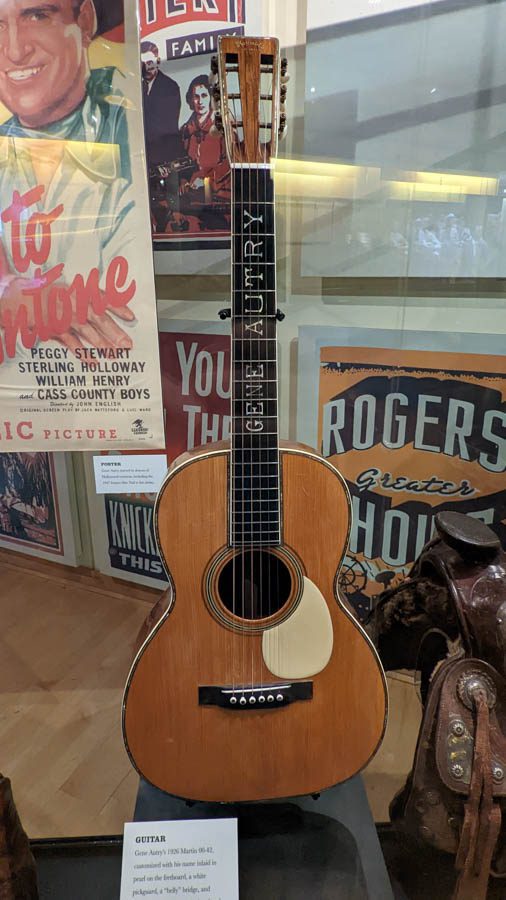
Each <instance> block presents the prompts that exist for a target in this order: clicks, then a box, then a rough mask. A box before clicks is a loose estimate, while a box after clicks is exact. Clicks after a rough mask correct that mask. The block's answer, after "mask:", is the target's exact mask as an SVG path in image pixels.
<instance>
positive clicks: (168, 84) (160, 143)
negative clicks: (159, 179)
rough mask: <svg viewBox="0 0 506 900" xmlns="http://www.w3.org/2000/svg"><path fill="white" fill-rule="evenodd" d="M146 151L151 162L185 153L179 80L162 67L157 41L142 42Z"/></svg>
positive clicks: (173, 157)
mask: <svg viewBox="0 0 506 900" xmlns="http://www.w3.org/2000/svg"><path fill="white" fill-rule="evenodd" d="M141 61H142V82H143V103H144V122H145V134H146V154H147V157H148V165H149V166H157V165H163V164H164V163H167V162H171V161H172V160H174V159H177V158H178V157H179V156H181V155H182V152H183V151H182V146H181V139H180V137H179V114H180V111H181V93H180V90H179V87H178V85H177V84H176V82H175V81H174V80H173V79H172V78H169V76H168V75H164V73H163V72H162V71H161V70H160V54H159V51H158V47H157V46H156V44H153V43H152V41H143V42H142V44H141Z"/></svg>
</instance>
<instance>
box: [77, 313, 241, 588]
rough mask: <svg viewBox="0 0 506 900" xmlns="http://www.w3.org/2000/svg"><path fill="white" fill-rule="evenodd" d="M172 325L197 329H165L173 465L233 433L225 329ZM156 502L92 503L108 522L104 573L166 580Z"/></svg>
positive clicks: (101, 558)
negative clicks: (159, 547) (156, 529)
mask: <svg viewBox="0 0 506 900" xmlns="http://www.w3.org/2000/svg"><path fill="white" fill-rule="evenodd" d="M171 327H175V328H178V329H182V327H188V328H189V329H192V330H189V331H186V330H185V331H183V330H178V331H160V357H161V364H162V385H163V405H164V415H165V432H166V443H165V447H166V451H167V464H168V465H170V463H171V462H173V460H174V459H176V458H177V457H178V456H179V455H180V454H181V453H184V451H185V450H192V449H193V448H194V447H197V446H199V445H200V444H207V443H210V442H212V441H219V440H223V439H226V438H228V437H229V435H230V337H229V336H227V335H226V334H223V333H216V332H217V331H218V329H220V328H221V326H220V325H214V323H213V324H212V325H209V328H210V329H212V330H210V331H209V332H208V333H206V332H203V331H202V328H205V327H206V323H202V322H194V323H191V324H190V323H185V326H183V323H181V322H177V321H175V322H174V323H171ZM162 328H163V324H162ZM193 329H195V330H193ZM196 329H199V330H198V331H197V330H196ZM90 499H91V498H90ZM155 499H156V495H154V494H142V495H141V494H118V495H113V494H106V495H104V496H103V497H96V498H94V499H93V503H94V504H97V507H99V509H98V512H97V516H96V519H97V520H98V521H102V522H104V524H105V533H102V529H101V528H100V527H99V528H98V529H97V531H96V534H95V558H96V559H97V562H98V564H99V567H100V569H101V571H104V572H107V574H110V575H116V576H118V577H124V578H128V579H130V580H134V581H137V582H141V583H145V584H151V585H153V584H156V583H158V584H161V583H163V582H165V580H166V579H165V573H164V571H163V567H162V564H161V561H160V558H159V556H158V553H157V549H156V541H155V534H154V529H153V507H154V502H155ZM100 507H101V509H100ZM104 511H105V521H104ZM104 551H105V552H104Z"/></svg>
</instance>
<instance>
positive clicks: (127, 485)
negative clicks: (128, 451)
mask: <svg viewBox="0 0 506 900" xmlns="http://www.w3.org/2000/svg"><path fill="white" fill-rule="evenodd" d="M93 465H94V467H95V484H96V488H97V494H156V493H157V492H158V491H159V489H160V487H161V484H162V481H163V479H164V478H165V476H166V474H167V457H166V456H165V454H164V453H160V454H159V453H153V454H149V455H141V454H132V455H128V456H107V455H104V456H94V457H93Z"/></svg>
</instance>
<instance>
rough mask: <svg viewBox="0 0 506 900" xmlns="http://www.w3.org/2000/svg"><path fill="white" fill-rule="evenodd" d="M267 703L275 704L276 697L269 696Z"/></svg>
mask: <svg viewBox="0 0 506 900" xmlns="http://www.w3.org/2000/svg"><path fill="white" fill-rule="evenodd" d="M267 702H268V703H274V697H273V696H272V694H267Z"/></svg>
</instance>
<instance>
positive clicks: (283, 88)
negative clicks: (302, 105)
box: [279, 84, 288, 103]
mask: <svg viewBox="0 0 506 900" xmlns="http://www.w3.org/2000/svg"><path fill="white" fill-rule="evenodd" d="M287 92H288V88H287V86H286V84H283V85H282V86H281V89H280V91H279V99H280V102H281V103H284V102H285V100H286V95H287Z"/></svg>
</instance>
